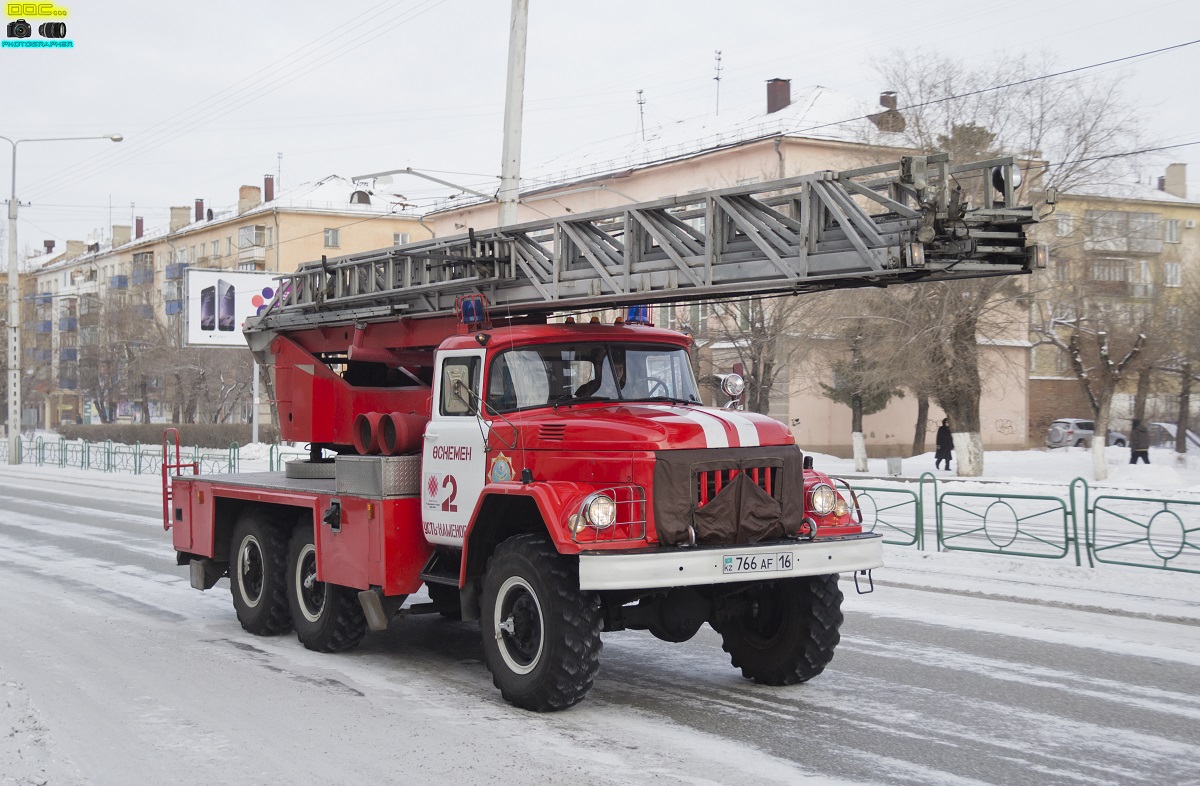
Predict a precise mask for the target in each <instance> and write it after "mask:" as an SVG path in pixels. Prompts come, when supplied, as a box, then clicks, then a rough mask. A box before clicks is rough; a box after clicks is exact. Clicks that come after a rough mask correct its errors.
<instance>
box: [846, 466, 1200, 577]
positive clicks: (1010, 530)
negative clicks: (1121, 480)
mask: <svg viewBox="0 0 1200 786" xmlns="http://www.w3.org/2000/svg"><path fill="white" fill-rule="evenodd" d="M912 485H913V483H912V481H907V480H897V481H895V482H894V484H891V485H878V486H856V487H855V492H856V493H857V498H858V502H859V509H860V511H861V512H862V519H863V527H864V529H867V530H869V531H871V532H878V533H880V534H882V535H883V536H884V542H885V543H893V544H896V545H899V546H916V547H917V548H919V549H924V548H925V538H924V532H925V531H926V529H927V528H928V527H929V526H930V525H931V524H932V526H933V528H934V531H935V532H936V535H937V540H936V548H937V549H938V550H942V551H974V552H983V553H989V554H1000V555H1005V556H1010V557H1031V558H1035V559H1054V560H1057V559H1073V560H1074V562H1075V564H1076V565H1082V564H1083V562H1084V560H1085V559H1086V560H1087V564H1088V565H1089V566H1094V565H1095V564H1096V563H1097V562H1105V563H1110V564H1114V565H1127V566H1131V567H1139V568H1156V569H1160V570H1172V571H1183V572H1188V573H1200V495H1196V494H1195V493H1191V494H1189V493H1188V492H1181V493H1180V496H1179V497H1155V496H1148V495H1147V496H1133V495H1115V494H1104V495H1102V496H1097V497H1095V498H1092V496H1091V489H1090V488H1089V486H1088V483H1087V481H1086V480H1084V479H1083V478H1075V479H1074V480H1072V481H1071V482H1070V484H1068V486H1067V489H1066V492H1065V493H1064V494H1061V495H1056V494H1052V493H1051V494H1011V493H1005V492H1003V491H953V490H942V489H941V488H940V487H939V482H938V479H937V477H936V476H934V475H933V474H932V473H928V472H926V473H924V474H923V475H922V476H921V477H920V478H918V479H917V482H916V485H917V488H916V490H915V491H914V490H912V488H911V487H912ZM1183 496H1190V497H1191V498H1189V499H1183V498H1181V497H1183ZM929 511H932V515H933V521H932V522H929V521H927V520H926V518H925V516H926V513H927V512H929Z"/></svg>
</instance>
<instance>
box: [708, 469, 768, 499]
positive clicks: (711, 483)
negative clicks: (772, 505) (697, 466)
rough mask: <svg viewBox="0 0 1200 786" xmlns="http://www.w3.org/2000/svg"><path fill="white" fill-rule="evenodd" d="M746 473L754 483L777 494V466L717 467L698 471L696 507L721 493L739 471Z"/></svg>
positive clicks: (766, 490)
mask: <svg viewBox="0 0 1200 786" xmlns="http://www.w3.org/2000/svg"><path fill="white" fill-rule="evenodd" d="M739 472H741V473H745V474H746V475H747V476H748V477H749V478H750V480H751V481H752V482H753V483H754V485H756V486H758V487H759V488H760V489H762V490H763V491H765V492H767V493H768V494H770V495H771V496H772V497H774V496H775V487H776V485H777V484H776V481H777V477H776V475H777V473H778V472H779V470H778V468H777V467H747V468H746V469H715V470H707V471H703V472H697V473H696V486H695V488H696V490H697V495H696V507H697V508H702V507H704V506H705V505H707V504H708V502H709V500H711V499H713V498H714V497H716V496H717V495H718V494H720V493H721V489H723V488H724V487H725V486H726V485H728V484H729V483H731V482H732V481H733V479H734V478H735V477H737V475H738V473H739Z"/></svg>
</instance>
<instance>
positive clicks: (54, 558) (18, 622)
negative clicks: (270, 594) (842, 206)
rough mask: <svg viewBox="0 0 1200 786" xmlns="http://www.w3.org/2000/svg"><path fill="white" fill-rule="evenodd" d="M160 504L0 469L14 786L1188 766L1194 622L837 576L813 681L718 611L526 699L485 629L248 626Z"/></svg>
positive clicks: (1199, 642) (973, 774)
mask: <svg viewBox="0 0 1200 786" xmlns="http://www.w3.org/2000/svg"><path fill="white" fill-rule="evenodd" d="M160 516H161V501H160V500H159V498H158V495H157V493H156V492H155V491H154V490H153V489H152V488H150V487H148V486H147V484H146V483H145V482H139V483H134V482H133V480H132V479H128V480H121V479H119V478H114V477H112V476H106V475H103V474H101V473H93V474H92V475H89V476H88V477H86V478H80V477H79V476H72V478H71V479H70V481H69V482H64V481H63V480H61V479H57V478H55V476H54V475H51V474H43V475H37V476H29V475H21V476H14V475H11V474H4V473H0V597H2V598H3V602H0V631H2V635H0V784H9V783H14V784H26V783H29V784H50V785H52V786H59V785H60V784H120V785H121V786H139V784H156V785H157V784H168V783H187V784H211V783H220V784H263V783H283V782H299V781H301V780H303V782H306V783H319V784H351V783H399V782H405V783H418V784H443V783H446V784H463V785H465V784H474V783H506V784H525V783H529V784H542V783H571V784H591V783H597V784H609V783H612V784H621V783H665V784H672V783H686V784H709V783H729V784H734V783H736V784H751V783H880V784H921V785H923V786H924V785H926V784H955V785H956V786H957V785H959V784H1039V785H1040V784H1058V783H1062V784H1122V785H1124V784H1141V783H1145V784H1200V668H1198V667H1200V627H1197V626H1196V625H1193V624H1187V623H1180V622H1169V621H1162V620H1153V619H1145V618H1139V617H1137V616H1134V615H1121V614H1105V613H1096V612H1090V611H1081V610H1078V609H1071V608H1064V607H1061V606H1055V605H1042V604H1035V603H1028V602H1012V601H1006V600H995V599H983V598H977V597H967V596H961V595H955V594H950V593H945V592H932V591H923V590H914V589H910V588H898V587H894V586H880V587H879V588H878V589H877V591H876V592H875V594H873V595H868V596H861V597H860V596H856V595H854V592H853V584H848V583H846V582H843V590H844V591H846V592H847V593H848V596H847V601H846V605H845V608H846V623H845V625H844V627H843V629H842V643H841V645H840V646H839V648H838V651H837V656H836V657H835V659H834V661H833V663H832V665H831V666H830V667H829V668H828V669H827V670H826V671H825V673H824V674H823V675H821V676H820V677H818V678H817V679H815V680H813V681H812V682H810V683H808V684H806V685H799V686H794V687H788V688H767V687H760V686H756V685H753V684H752V683H750V682H748V681H746V680H743V679H742V678H741V677H740V675H739V674H738V673H737V672H736V671H735V670H734V669H733V668H732V667H731V666H730V665H729V662H728V658H727V657H726V655H725V654H724V653H723V652H722V651H721V648H720V641H719V638H718V637H717V635H716V634H715V633H713V632H712V631H711V630H709V629H708V628H707V627H706V628H704V629H703V630H702V631H701V633H700V634H699V635H698V636H697V637H696V638H694V639H693V640H692V641H690V642H688V643H685V644H674V645H672V644H666V643H662V642H659V641H657V640H656V639H654V638H653V637H651V636H649V635H648V634H645V633H641V632H623V633H616V634H607V635H606V636H605V639H604V652H603V656H602V670H601V674H600V677H599V679H598V681H597V683H596V686H595V688H594V689H593V691H592V692H591V694H590V695H589V697H588V699H587V700H586V701H585V702H584V703H583V704H581V705H579V706H577V707H575V708H573V709H571V710H568V711H566V712H562V713H557V714H551V715H536V714H531V713H527V712H524V711H521V710H517V709H514V708H512V707H510V706H508V705H507V704H505V703H504V702H503V701H502V700H501V698H500V696H499V693H498V691H496V690H495V689H494V688H493V687H492V685H491V679H490V676H489V675H488V673H487V670H486V669H485V667H484V665H483V662H482V653H481V649H480V644H479V633H478V628H477V627H476V626H475V625H474V624H468V623H454V622H449V621H446V620H443V619H441V618H439V617H436V616H421V617H411V618H407V619H403V620H398V621H396V622H394V623H393V624H392V627H391V628H390V629H389V630H388V631H387V632H385V633H379V634H368V636H367V638H366V639H365V640H364V642H363V644H362V646H360V647H359V648H358V649H356V650H354V651H352V652H349V653H345V654H341V655H320V654H317V653H312V652H308V651H307V650H305V649H304V648H303V647H301V646H300V645H299V643H298V642H296V641H295V639H294V637H293V636H291V635H290V634H289V635H287V636H279V637H272V638H258V637H254V636H251V635H249V634H247V633H245V632H244V631H243V630H242V629H241V627H240V626H239V625H238V623H237V620H236V618H235V616H234V612H233V608H232V605H231V602H230V598H229V591H228V587H227V582H225V581H222V582H221V583H220V584H219V585H218V586H217V587H216V588H214V589H212V590H210V591H209V592H206V593H200V592H197V591H195V590H192V589H191V588H190V587H189V586H188V582H187V571H186V569H185V568H180V567H176V566H175V564H174V553H173V552H172V550H171V545H170V539H169V536H168V535H167V534H166V533H164V532H163V530H162V528H161V519H160ZM877 575H878V578H879V579H880V581H881V583H883V582H886V578H887V574H886V570H884V571H880V572H878V574H877ZM414 599H415V600H423V598H422V597H420V596H417V597H415V598H414ZM1081 602H1082V603H1085V602H1086V601H1084V600H1081Z"/></svg>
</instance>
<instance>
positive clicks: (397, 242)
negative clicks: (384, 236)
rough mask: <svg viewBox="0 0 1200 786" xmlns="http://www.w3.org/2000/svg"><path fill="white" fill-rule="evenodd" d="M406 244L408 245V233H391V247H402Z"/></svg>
mask: <svg viewBox="0 0 1200 786" xmlns="http://www.w3.org/2000/svg"><path fill="white" fill-rule="evenodd" d="M407 244H408V233H407V232H393V233H392V245H393V246H404V245H407Z"/></svg>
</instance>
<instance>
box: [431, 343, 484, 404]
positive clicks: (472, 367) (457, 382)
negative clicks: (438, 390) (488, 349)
mask: <svg viewBox="0 0 1200 786" xmlns="http://www.w3.org/2000/svg"><path fill="white" fill-rule="evenodd" d="M478 401H479V358H477V357H465V358H447V359H446V360H445V361H444V362H443V363H442V395H441V401H440V402H439V404H438V407H439V411H440V413H441V414H442V415H449V416H455V415H464V416H473V415H475V413H476V411H477V410H478V407H477V406H476V404H477V402H478Z"/></svg>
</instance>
